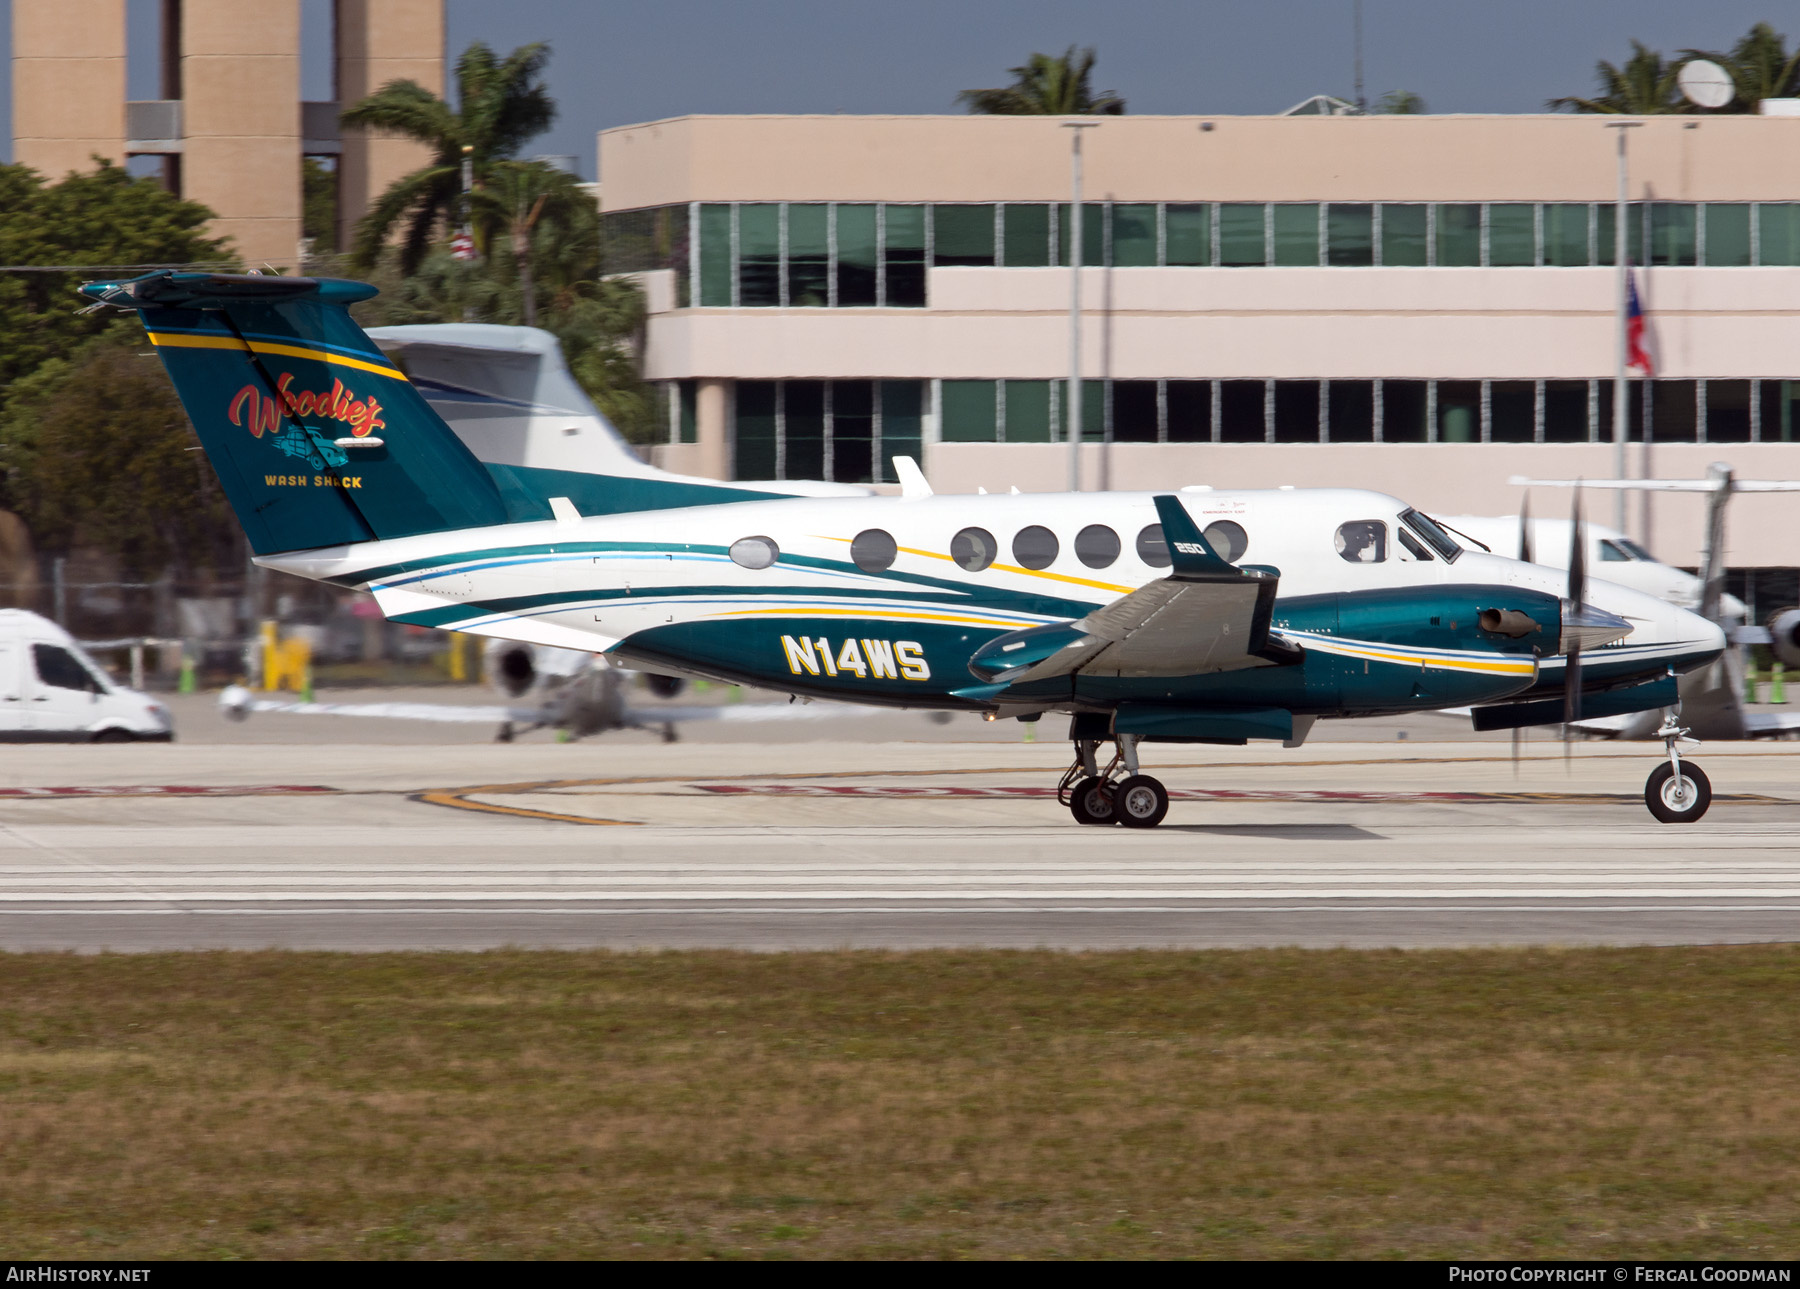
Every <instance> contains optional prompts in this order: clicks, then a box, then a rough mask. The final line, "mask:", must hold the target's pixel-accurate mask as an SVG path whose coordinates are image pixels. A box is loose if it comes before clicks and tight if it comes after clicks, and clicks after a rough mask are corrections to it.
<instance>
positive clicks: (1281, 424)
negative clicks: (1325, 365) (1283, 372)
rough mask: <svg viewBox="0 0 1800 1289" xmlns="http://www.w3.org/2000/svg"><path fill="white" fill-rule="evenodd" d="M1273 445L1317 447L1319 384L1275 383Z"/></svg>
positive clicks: (1293, 381)
mask: <svg viewBox="0 0 1800 1289" xmlns="http://www.w3.org/2000/svg"><path fill="white" fill-rule="evenodd" d="M1275 441H1276V442H1277V443H1317V442H1318V441H1319V382H1318V381H1316V380H1278V381H1276V382H1275Z"/></svg>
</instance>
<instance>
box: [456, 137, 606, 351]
mask: <svg viewBox="0 0 1800 1289" xmlns="http://www.w3.org/2000/svg"><path fill="white" fill-rule="evenodd" d="M469 196H470V207H471V209H472V213H473V222H474V224H475V227H476V229H477V231H478V233H479V234H481V235H482V238H481V239H482V240H483V241H488V242H491V240H492V238H493V236H494V234H496V233H504V234H506V237H507V239H508V241H509V243H510V244H511V248H512V256H513V266H514V268H515V269H516V271H517V272H518V275H519V312H520V314H521V315H522V316H523V318H524V322H525V325H526V326H528V327H535V326H537V283H536V279H535V277H534V274H533V264H532V261H533V259H534V258H535V255H534V252H535V251H536V250H538V249H540V248H537V247H536V246H535V243H536V241H537V238H538V234H539V233H540V231H541V232H543V233H544V234H546V235H547V236H548V238H549V240H550V241H551V242H552V243H554V244H555V245H558V246H560V245H562V244H564V243H566V242H572V241H575V240H584V239H580V238H579V234H580V233H583V232H587V231H588V229H587V228H586V227H585V226H586V225H588V224H592V223H594V222H595V221H596V219H597V218H598V213H597V212H596V211H595V209H594V199H593V198H592V197H589V196H588V195H587V194H586V193H584V192H582V191H581V189H580V188H579V187H578V186H577V185H576V182H575V177H574V176H573V175H570V174H568V173H566V172H565V171H562V170H558V169H556V168H555V167H554V166H547V165H545V164H544V163H543V162H541V161H497V162H495V163H494V164H493V165H492V166H491V167H490V169H489V172H488V183H487V186H486V187H484V188H482V189H479V190H478V191H476V192H473V193H471V194H469ZM585 240H592V239H591V238H588V239H585Z"/></svg>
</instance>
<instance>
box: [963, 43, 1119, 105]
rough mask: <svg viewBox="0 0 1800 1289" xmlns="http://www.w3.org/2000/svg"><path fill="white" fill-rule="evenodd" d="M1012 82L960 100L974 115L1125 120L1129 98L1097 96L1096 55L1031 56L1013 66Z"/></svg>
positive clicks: (1109, 94) (966, 92)
mask: <svg viewBox="0 0 1800 1289" xmlns="http://www.w3.org/2000/svg"><path fill="white" fill-rule="evenodd" d="M1008 70H1009V71H1011V72H1012V74H1013V83H1012V84H1011V85H1003V86H1001V87H999V88H998V89H986V90H964V91H963V92H962V93H960V94H958V95H957V96H956V101H957V102H958V103H961V104H963V105H964V106H965V107H967V108H968V110H969V111H970V112H971V113H973V114H975V115H985V116H1123V115H1124V114H1125V100H1124V99H1122V98H1120V97H1119V95H1118V94H1117V93H1115V92H1114V91H1112V90H1102V91H1101V92H1100V93H1098V94H1096V93H1094V91H1093V88H1092V86H1091V84H1090V78H1091V76H1092V73H1093V70H1094V51H1093V50H1092V49H1077V48H1076V47H1075V46H1074V45H1070V46H1069V48H1068V49H1067V50H1065V51H1064V52H1063V53H1062V54H1060V55H1058V54H1033V55H1032V56H1031V57H1030V58H1028V59H1027V60H1026V61H1025V65H1024V66H1023V67H1013V68H1009V69H1008Z"/></svg>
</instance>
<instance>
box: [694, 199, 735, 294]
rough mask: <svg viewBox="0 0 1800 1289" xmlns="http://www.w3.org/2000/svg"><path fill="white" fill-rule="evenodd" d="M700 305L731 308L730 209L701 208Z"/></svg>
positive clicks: (714, 206) (724, 207) (718, 206)
mask: <svg viewBox="0 0 1800 1289" xmlns="http://www.w3.org/2000/svg"><path fill="white" fill-rule="evenodd" d="M700 303H701V305H702V306H704V307H705V308H709V309H729V308H730V307H731V207H730V206H724V205H707V206H702V207H700Z"/></svg>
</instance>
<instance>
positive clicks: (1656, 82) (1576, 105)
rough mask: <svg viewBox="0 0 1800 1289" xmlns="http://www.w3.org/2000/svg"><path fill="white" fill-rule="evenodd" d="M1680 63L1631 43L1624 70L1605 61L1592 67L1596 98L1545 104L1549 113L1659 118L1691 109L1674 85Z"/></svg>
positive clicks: (1633, 42) (1558, 100)
mask: <svg viewBox="0 0 1800 1289" xmlns="http://www.w3.org/2000/svg"><path fill="white" fill-rule="evenodd" d="M1680 70H1681V63H1680V62H1664V61H1663V56H1662V54H1661V53H1660V52H1658V51H1657V50H1654V49H1645V48H1644V46H1643V45H1642V44H1641V43H1640V42H1638V41H1635V40H1634V41H1632V42H1631V60H1630V61H1629V62H1627V63H1626V64H1625V66H1624V68H1623V69H1622V70H1621V69H1620V68H1617V67H1614V66H1613V65H1612V64H1611V63H1608V62H1599V63H1596V64H1594V75H1595V78H1596V79H1598V81H1599V82H1600V91H1601V92H1600V94H1599V96H1598V97H1596V98H1553V99H1551V100H1550V101H1549V103H1547V104H1546V105H1545V106H1547V107H1548V108H1549V109H1550V110H1551V111H1552V112H1561V111H1570V112H1608V113H1613V114H1616V115H1623V116H1661V115H1666V114H1670V113H1681V112H1687V111H1690V110H1691V109H1690V108H1689V107H1688V105H1687V103H1685V102H1684V101H1683V100H1682V98H1681V93H1680V91H1679V90H1678V89H1677V88H1676V85H1675V76H1676V73H1678V72H1679V71H1680Z"/></svg>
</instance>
